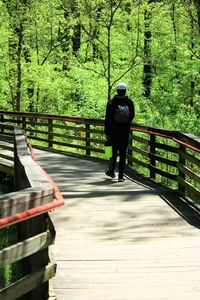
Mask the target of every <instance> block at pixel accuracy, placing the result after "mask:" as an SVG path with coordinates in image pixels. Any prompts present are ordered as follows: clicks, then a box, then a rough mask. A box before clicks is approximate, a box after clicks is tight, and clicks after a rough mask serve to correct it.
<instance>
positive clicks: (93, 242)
mask: <svg viewBox="0 0 200 300" xmlns="http://www.w3.org/2000/svg"><path fill="white" fill-rule="evenodd" d="M37 157H38V161H39V163H40V164H41V166H42V167H44V168H45V169H47V170H48V172H49V174H50V175H51V176H52V177H53V179H54V180H55V182H56V183H57V185H58V187H59V188H60V190H61V192H62V193H63V195H64V197H65V200H66V205H65V206H64V207H62V208H60V209H58V210H56V211H53V212H52V213H51V217H52V219H53V221H54V225H55V227H56V231H57V236H56V243H55V245H54V246H53V249H52V250H53V252H54V255H55V258H56V261H57V264H58V269H57V275H56V277H55V279H53V281H52V284H53V288H54V291H55V293H56V295H57V299H58V300H111V299H112V300H147V299H148V300H162V299H165V300H166V299H167V300H172V299H173V300H188V299H190V300H199V299H200V285H199V282H200V251H199V249H200V231H199V228H200V217H199V214H198V212H195V211H194V210H193V209H192V208H191V207H188V206H187V205H186V204H185V203H184V201H182V200H181V199H179V198H178V197H177V196H176V195H175V194H173V193H171V192H169V191H168V192H167V191H165V190H157V189H155V188H153V187H150V186H149V185H148V184H147V183H144V182H143V183H141V182H138V180H137V178H135V179H132V180H129V179H127V180H126V181H125V182H123V183H118V182H117V180H110V179H109V178H106V176H105V175H104V168H105V165H104V164H101V163H99V162H92V161H87V160H80V159H77V158H74V157H67V156H61V155H58V154H53V153H47V152H41V151H38V152H37Z"/></svg>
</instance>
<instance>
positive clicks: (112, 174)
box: [105, 169, 115, 178]
mask: <svg viewBox="0 0 200 300" xmlns="http://www.w3.org/2000/svg"><path fill="white" fill-rule="evenodd" d="M105 174H106V175H107V176H109V177H111V178H115V172H114V171H112V170H109V169H107V170H105Z"/></svg>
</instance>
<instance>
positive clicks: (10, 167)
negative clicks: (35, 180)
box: [0, 161, 14, 176]
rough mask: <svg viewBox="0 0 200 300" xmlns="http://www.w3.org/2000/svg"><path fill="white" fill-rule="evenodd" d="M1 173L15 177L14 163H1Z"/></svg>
mask: <svg viewBox="0 0 200 300" xmlns="http://www.w3.org/2000/svg"><path fill="white" fill-rule="evenodd" d="M0 171H1V172H3V173H6V174H9V175H11V176H14V164H13V162H9V163H8V162H6V163H2V162H1V161H0Z"/></svg>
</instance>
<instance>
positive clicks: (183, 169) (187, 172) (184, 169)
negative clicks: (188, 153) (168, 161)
mask: <svg viewBox="0 0 200 300" xmlns="http://www.w3.org/2000/svg"><path fill="white" fill-rule="evenodd" d="M178 169H179V170H180V171H181V172H183V173H184V174H185V175H187V176H188V177H190V178H191V179H193V180H194V181H196V182H198V183H200V176H199V175H198V174H196V173H195V172H193V171H191V170H190V169H189V168H188V167H186V166H184V165H182V164H178Z"/></svg>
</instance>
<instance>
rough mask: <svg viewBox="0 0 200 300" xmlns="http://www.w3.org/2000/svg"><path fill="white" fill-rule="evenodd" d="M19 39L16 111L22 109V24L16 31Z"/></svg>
mask: <svg viewBox="0 0 200 300" xmlns="http://www.w3.org/2000/svg"><path fill="white" fill-rule="evenodd" d="M16 33H17V37H18V46H17V61H16V64H17V86H16V97H15V103H16V111H20V109H21V85H22V69H21V54H22V42H23V25H22V23H20V26H19V28H17V29H16Z"/></svg>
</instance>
